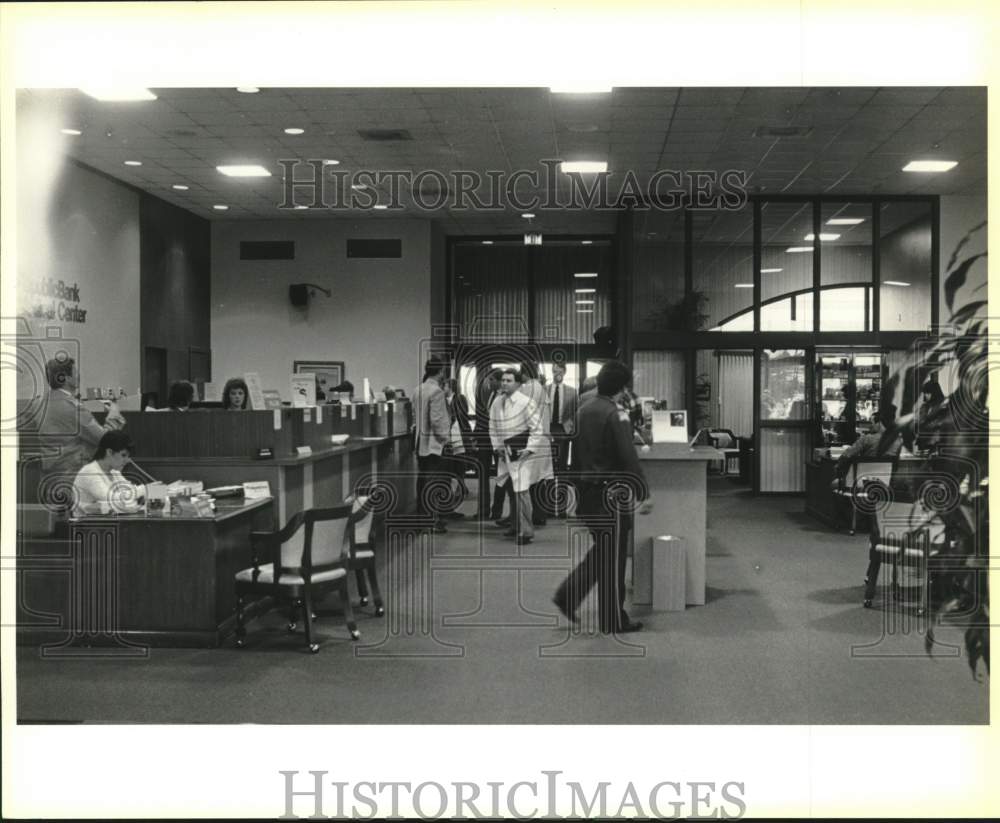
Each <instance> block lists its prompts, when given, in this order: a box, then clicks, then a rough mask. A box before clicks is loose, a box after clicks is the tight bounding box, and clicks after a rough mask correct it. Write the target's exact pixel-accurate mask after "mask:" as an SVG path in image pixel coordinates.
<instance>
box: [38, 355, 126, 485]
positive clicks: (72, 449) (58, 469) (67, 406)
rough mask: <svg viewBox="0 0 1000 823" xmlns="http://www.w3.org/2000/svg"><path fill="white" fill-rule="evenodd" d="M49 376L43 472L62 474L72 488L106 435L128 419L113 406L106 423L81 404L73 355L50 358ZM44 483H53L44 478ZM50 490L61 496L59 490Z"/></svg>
mask: <svg viewBox="0 0 1000 823" xmlns="http://www.w3.org/2000/svg"><path fill="white" fill-rule="evenodd" d="M45 375H46V378H47V380H48V383H49V393H48V396H47V398H46V403H45V411H44V413H43V417H42V422H41V425H40V426H39V435H40V438H39V439H40V440H41V441H42V474H43V475H44V477H45V478H56V477H62V478H64V481H65V484H66V486H67V487H68V486H69V484H70V483H72V482H73V478H75V477H76V474H77V472H78V471H80V469H81V468H82V467H83V465H84V464H85V463H86V462H87V460H88V459H89V457H90V455H91V454H93V450H94V448H96V446H97V444H98V443H100V441H101V438H102V437H103V436H104V434H105V433H106V432H109V431H115V430H117V429H121V428H122V427H124V425H125V418H123V417H122V415H121V413H120V412H119V411H117V408H116V407H114V406H112V407H111V409H110V410H109V412H108V415H107V417H106V418H105V421H104V424H103V425H102V424H100V423H98V422H97V421H96V420H95V419H94V415H92V414H91V413H90V412H89V411H87V410H86V409H85V408H84V407H83V406H82V405H81V403H80V401H79V400H78V399H77V390H78V389H79V385H80V373H79V371H78V370H77V367H76V361H75V360H74V359H73V358H72V357H66V358H58V357H57V358H54V359H52V360H49V361H48V363H46V364H45ZM43 485H44V486H48V485H49V484H48V483H46V482H45V481H44V480H43ZM49 491H50V492H51V493H52V494H54V495H56V496H58V495H59V493H58V491H57V490H55V489H49ZM42 502H43V503H46V502H51V501H45V500H43V501H42Z"/></svg>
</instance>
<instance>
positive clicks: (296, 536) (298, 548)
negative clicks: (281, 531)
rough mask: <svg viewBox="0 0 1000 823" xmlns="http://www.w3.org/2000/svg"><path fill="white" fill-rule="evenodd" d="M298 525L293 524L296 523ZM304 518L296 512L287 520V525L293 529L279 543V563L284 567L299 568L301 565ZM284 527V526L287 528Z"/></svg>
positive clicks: (304, 543) (304, 534) (304, 539)
mask: <svg viewBox="0 0 1000 823" xmlns="http://www.w3.org/2000/svg"><path fill="white" fill-rule="evenodd" d="M296 522H297V524H298V525H294V526H293V523H296ZM304 525H305V520H304V518H303V517H302V515H301V514H296V515H294V516H293V517H292V519H291V520H289V521H288V526H287V527H292V528H293V531H292V533H291V534H290V535H288V537H287V538H286V539H285V542H283V543H282V544H281V565H282V567H284V568H299V567H300V566H301V565H302V556H303V554H304V553H305V547H306V530H305V529H304V528H303V526H304ZM287 527H286V528H287Z"/></svg>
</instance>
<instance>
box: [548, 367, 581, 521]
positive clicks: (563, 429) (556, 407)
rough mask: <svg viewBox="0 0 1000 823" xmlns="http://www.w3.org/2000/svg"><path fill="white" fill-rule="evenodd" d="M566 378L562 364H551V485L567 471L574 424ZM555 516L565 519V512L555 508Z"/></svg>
mask: <svg viewBox="0 0 1000 823" xmlns="http://www.w3.org/2000/svg"><path fill="white" fill-rule="evenodd" d="M565 378H566V366H565V365H564V364H562V363H553V364H552V385H550V386H549V387H548V399H549V408H550V409H551V417H550V418H549V421H550V422H549V434H550V436H551V438H552V474H553V476H554V480H553V481H552V482H553V483H554V482H556V481H557V480H558V479H559V476H560V475H565V474H566V472H567V471H568V469H569V442H570V439H571V438H572V437H573V432H574V431H575V424H576V405H577V394H576V389H574V388H573V387H572V386H567V385H566V383H565V382H564V381H565ZM552 497H553V499H556V500H558V499H559V495H558V494H553V495H552ZM556 515H557V516H558V517H560V518H565V517H566V510H565V509H559V508H558V506H557V507H556Z"/></svg>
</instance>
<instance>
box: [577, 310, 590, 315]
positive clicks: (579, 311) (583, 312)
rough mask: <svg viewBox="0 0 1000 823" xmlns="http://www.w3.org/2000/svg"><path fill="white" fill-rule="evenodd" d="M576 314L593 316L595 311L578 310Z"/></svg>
mask: <svg viewBox="0 0 1000 823" xmlns="http://www.w3.org/2000/svg"><path fill="white" fill-rule="evenodd" d="M576 313H577V314H593V313H594V310H593V309H577V310H576Z"/></svg>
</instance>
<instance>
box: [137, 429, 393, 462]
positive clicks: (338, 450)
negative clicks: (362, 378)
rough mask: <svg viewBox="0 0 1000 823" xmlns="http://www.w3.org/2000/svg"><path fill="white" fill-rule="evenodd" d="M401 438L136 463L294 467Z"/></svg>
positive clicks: (360, 440)
mask: <svg viewBox="0 0 1000 823" xmlns="http://www.w3.org/2000/svg"><path fill="white" fill-rule="evenodd" d="M401 437H410V435H409V434H396V435H390V436H389V437H355V438H352V439H350V440H348V441H347V442H346V443H345V444H344V445H343V446H331V447H330V448H328V449H323V450H322V451H314V452H313V453H312V454H307V455H303V456H300V455H297V454H288V455H282V456H275V457H265V458H261V459H257V458H256V457H204V456H198V455H178V456H176V457H142V456H141V455H139V457H138V462H139V463H140V464H141V465H143V466H145V465H147V464H149V465H156V464H158V463H177V462H178V461H182V462H192V463H194V462H198V461H199V460H205V461H208V462H211V464H212V465H213V466H248V465H258V464H265V465H271V466H274V465H277V466H296V465H299V464H302V463H308V462H310V461H311V460H322V459H324V458H327V457H336V456H337V455H338V454H349V453H350V452H356V451H361V450H362V449H370V448H371V447H372V446H377V445H379V444H380V443H386V442H388V441H390V440H398V439H399V438H401Z"/></svg>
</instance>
